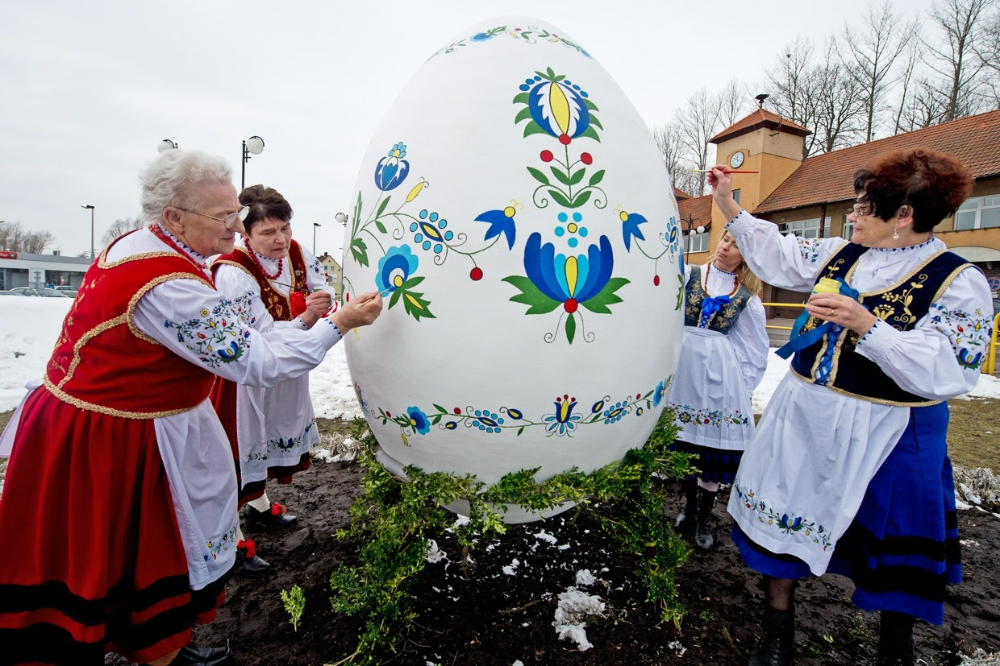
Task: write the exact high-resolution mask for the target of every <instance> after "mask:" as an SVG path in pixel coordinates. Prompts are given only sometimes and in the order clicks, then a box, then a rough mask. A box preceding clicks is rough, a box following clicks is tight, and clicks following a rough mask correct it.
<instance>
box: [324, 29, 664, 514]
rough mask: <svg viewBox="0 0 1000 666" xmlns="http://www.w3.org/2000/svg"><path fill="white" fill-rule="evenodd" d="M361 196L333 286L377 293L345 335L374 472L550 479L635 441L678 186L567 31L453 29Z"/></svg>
mask: <svg viewBox="0 0 1000 666" xmlns="http://www.w3.org/2000/svg"><path fill="white" fill-rule="evenodd" d="M352 204H353V205H352V213H351V215H350V219H349V221H348V223H347V225H346V237H345V242H344V248H345V250H344V258H343V267H344V285H345V298H347V299H350V297H351V296H352V295H356V294H359V293H362V292H365V291H370V290H378V291H379V292H381V293H382V295H383V297H384V299H385V308H386V309H385V310H384V311H383V313H382V316H381V317H380V318H379V319H378V320H377V321H376V322H375V324H374V325H372V326H369V327H365V328H362V329H357V330H355V331H353V332H351V333H349V334H348V335H347V336H345V344H346V345H347V347H346V354H347V361H348V365H349V367H350V371H351V376H352V379H353V381H354V383H355V388H356V390H357V392H358V398H359V401H360V403H361V405H362V408H363V410H364V413H365V417H366V418H367V421H368V423H369V425H370V426H371V429H372V431H373V432H374V434H375V436H376V438H377V439H378V442H379V444H380V448H381V451H380V454H379V456H380V460H381V462H382V463H383V465H385V466H386V468H387V469H389V470H390V471H392V472H394V473H397V474H400V473H401V471H402V469H403V467H405V466H407V465H415V466H417V467H419V468H421V469H423V470H425V471H445V472H451V473H455V474H459V475H464V474H475V475H476V476H477V477H478V478H479V479H480V480H481V481H483V482H485V483H486V484H487V485H489V484H493V483H495V482H496V481H497V480H499V479H500V477H502V476H503V475H504V474H506V473H508V472H516V471H519V470H522V469H534V468H539V471H538V473H537V475H536V478H538V479H539V480H543V479H545V478H548V477H550V476H552V475H554V474H558V473H560V472H563V471H567V470H570V469H572V468H578V469H580V470H583V471H592V470H594V469H597V468H599V467H602V466H604V465H607V464H609V463H611V462H614V461H616V460H620V459H621V458H622V457H623V455H624V454H625V452H626V451H627V450H629V449H631V448H636V447H639V446H641V445H642V444H643V443H644V442H645V440H646V438H647V437H648V436H649V433H650V432H651V431H652V428H653V426H654V425H655V423H656V420H657V417H658V416H659V414H660V411H661V410H662V408H663V404H664V400H663V397H664V392H665V391H666V390H667V388H668V387H669V384H670V380H671V377H672V374H673V371H674V367H675V364H676V361H677V355H678V353H679V349H680V340H681V333H682V329H683V314H682V311H681V303H682V296H683V280H682V276H683V268H682V265H681V262H682V255H681V252H682V248H681V246H680V238H681V233H680V226H679V222H678V213H677V202H676V200H675V199H674V196H673V188H672V187H671V184H670V181H669V178H668V176H667V172H666V169H665V168H664V165H663V161H662V158H661V155H660V153H659V150H658V149H657V146H656V143H655V141H654V140H653V137H652V135H651V134H650V131H649V129H648V128H647V126H646V124H645V123H644V122H643V120H642V118H641V117H640V116H639V114H638V113H637V112H636V110H635V109H634V108H633V107H632V105H631V104H630V103H629V101H628V99H626V97H625V95H624V93H623V92H622V90H621V89H620V88H619V87H618V86H617V85H616V84H615V82H614V80H613V79H612V78H611V77H610V76H609V75H608V73H607V72H605V71H604V69H603V68H602V67H601V65H600V64H598V62H597V61H596V60H595V59H594V58H593V56H591V54H590V53H588V52H587V51H586V50H585V49H584V48H583V47H582V46H581V45H580V44H578V43H576V42H575V41H573V40H572V39H570V38H569V37H568V36H566V35H565V34H564V33H563V32H562V31H561V30H558V29H557V28H555V27H553V26H551V25H548V24H546V23H544V22H542V21H539V20H535V19H529V18H504V19H495V20H491V21H486V22H483V23H482V24H479V25H476V26H473V27H470V28H468V29H467V30H465V31H463V32H461V33H460V34H459V35H458V36H457V37H456V38H455V39H454V40H452V41H449V42H448V43H447V44H446V45H445V46H444V47H442V48H441V49H440V50H438V51H437V52H436V53H434V54H433V55H431V57H430V58H429V59H428V60H427V61H426V62H425V63H424V64H423V65H422V66H421V67H420V69H419V70H418V71H417V73H416V74H415V75H414V77H413V79H412V80H411V81H410V83H409V84H408V85H407V86H406V88H405V89H404V90H403V91H402V92H401V93H400V95H399V97H398V99H397V100H396V102H395V103H394V104H393V106H392V107H391V108H390V110H389V111H388V113H387V114H386V116H385V119H384V120H383V122H382V124H381V126H380V127H379V129H378V131H377V132H376V134H375V136H374V138H373V139H372V142H371V144H370V146H369V150H368V154H367V155H366V157H365V160H364V162H363V164H362V165H361V168H360V175H359V176H358V182H357V191H356V193H355V194H354V195H353V201H352ZM532 518H533V516H531V515H530V514H526V513H524V512H523V511H518V510H512V511H509V512H508V514H507V516H506V518H505V519H506V520H507V521H509V522H520V521H524V520H530V519H532Z"/></svg>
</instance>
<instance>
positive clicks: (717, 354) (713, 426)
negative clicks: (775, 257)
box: [669, 231, 769, 550]
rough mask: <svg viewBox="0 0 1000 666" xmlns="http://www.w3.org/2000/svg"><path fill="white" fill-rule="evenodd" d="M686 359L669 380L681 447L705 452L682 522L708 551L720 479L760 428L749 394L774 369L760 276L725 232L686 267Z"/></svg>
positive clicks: (689, 486) (732, 471) (729, 476)
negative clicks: (698, 262) (705, 255)
mask: <svg viewBox="0 0 1000 666" xmlns="http://www.w3.org/2000/svg"><path fill="white" fill-rule="evenodd" d="M684 269H685V277H686V280H685V287H684V342H683V345H682V347H681V359H682V362H681V363H680V364H678V366H677V372H676V373H675V375H674V381H673V384H672V385H671V387H670V398H669V404H670V407H671V408H672V409H673V410H674V424H675V425H676V426H677V428H678V433H677V441H676V442H675V443H674V444H673V446H672V448H673V449H674V450H675V451H682V452H684V453H693V454H697V455H698V459H697V460H696V461H694V463H693V464H694V466H695V467H696V468H697V470H698V472H697V474H695V475H693V476H691V477H690V478H688V479H687V480H686V481H685V482H684V490H685V492H684V494H685V497H686V500H687V501H686V504H685V507H684V509H683V511H682V512H681V513H680V514H679V515H678V516H677V523H676V526H677V527H678V528H680V529H681V531H683V532H690V533H692V534H694V543H695V545H696V546H697V547H698V548H701V549H704V550H707V549H709V548H711V547H712V545H713V544H714V543H715V538H714V537H713V536H712V520H711V517H712V507H713V506H714V505H715V496H716V494H717V493H718V491H719V484H728V483H732V482H733V478H734V476H735V475H736V469H737V468H738V467H739V464H740V457H741V456H742V455H743V449H745V448H746V445H747V442H749V441H750V438H751V436H752V435H753V431H754V422H753V410H752V409H751V406H750V396H751V394H752V393H753V390H754V389H755V388H756V387H757V384H759V383H760V380H761V378H762V377H763V376H764V370H766V369H767V350H768V346H769V344H768V339H767V331H766V330H765V328H764V322H765V318H764V306H763V305H761V302H760V297H759V296H758V295H757V294H758V292H760V280H759V279H758V278H757V276H756V275H754V274H753V271H751V270H750V267H749V266H747V264H746V262H745V261H743V255H742V254H741V253H740V249H739V247H737V245H736V240H735V239H734V238H733V237H732V236H731V235H729V232H728V231H727V232H723V234H722V238H720V239H719V242H718V244H717V245H716V248H715V252H714V253H713V254H712V256H711V257H710V258H709V260H708V262H707V263H705V265H704V266H685V267H684Z"/></svg>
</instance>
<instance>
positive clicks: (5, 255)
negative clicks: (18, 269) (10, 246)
mask: <svg viewBox="0 0 1000 666" xmlns="http://www.w3.org/2000/svg"><path fill="white" fill-rule="evenodd" d="M0 259H17V252H8V251H7V250H0Z"/></svg>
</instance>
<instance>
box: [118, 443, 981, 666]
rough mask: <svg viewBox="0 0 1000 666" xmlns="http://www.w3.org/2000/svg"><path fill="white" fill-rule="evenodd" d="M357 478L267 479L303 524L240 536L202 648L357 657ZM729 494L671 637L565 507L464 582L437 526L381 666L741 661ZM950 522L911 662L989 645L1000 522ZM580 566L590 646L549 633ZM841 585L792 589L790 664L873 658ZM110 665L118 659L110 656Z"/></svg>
mask: <svg viewBox="0 0 1000 666" xmlns="http://www.w3.org/2000/svg"><path fill="white" fill-rule="evenodd" d="M362 473H363V472H362V470H361V468H360V467H359V466H357V465H353V464H346V463H323V462H319V463H317V464H316V465H315V466H314V467H313V469H312V470H310V471H308V472H305V473H303V474H300V475H298V476H296V480H295V483H294V484H293V485H289V486H278V485H272V486H269V489H268V490H269V494H270V495H271V497H272V499H273V500H275V501H279V502H282V503H284V504H286V505H287V506H288V507H289V511H290V512H291V513H295V514H298V515H299V524H298V525H297V526H296V527H295V528H292V529H285V530H280V529H267V530H265V529H259V528H258V529H256V530H255V531H254V532H253V533H250V534H249V536H252V537H253V538H255V540H256V542H257V547H258V551H259V552H260V554H261V555H262V556H263V557H264V558H265V559H267V560H268V561H270V562H271V564H272V568H271V570H270V571H268V572H267V573H266V574H264V575H263V576H261V577H259V578H246V577H234V578H232V579H231V580H230V582H229V584H228V586H227V595H228V600H227V602H226V604H225V605H224V606H223V607H222V608H221V609H220V611H219V616H218V618H217V619H216V621H215V622H214V623H212V624H211V625H208V626H206V627H200V628H198V629H197V630H196V633H195V636H196V643H197V644H199V645H220V644H224V643H226V641H229V643H230V645H231V646H232V649H233V654H234V657H235V662H236V663H237V664H239V665H241V666H258V665H269V666H270V665H273V664H289V665H302V666H321V665H322V664H333V663H335V662H337V661H339V660H341V659H342V658H344V657H345V656H347V655H349V654H351V653H352V652H353V651H354V648H355V644H356V637H357V634H358V631H359V628H360V623H359V622H358V620H357V619H354V618H346V617H342V616H338V615H335V614H334V613H333V611H332V610H331V605H330V601H329V598H330V591H329V587H328V579H329V575H330V573H331V572H332V571H333V569H334V568H335V567H336V566H337V565H338V564H339V563H342V562H351V560H352V557H353V549H352V547H351V545H350V544H345V543H340V542H338V541H337V540H336V539H335V538H334V537H333V533H334V532H335V531H336V530H337V529H339V528H341V527H343V526H344V525H346V523H347V520H348V508H349V506H350V504H351V502H352V501H353V499H354V497H355V496H356V495H357V494H358V492H359V488H358V486H359V480H360V476H361V474H362ZM727 499H728V496H727V493H726V492H721V493H720V495H719V502H718V504H717V506H716V508H715V517H716V520H717V525H716V536H717V540H718V544H717V546H716V548H715V549H714V550H713V551H711V552H709V553H701V552H695V553H692V555H691V557H690V558H689V560H688V562H687V563H686V564H685V565H684V567H683V568H682V569H681V571H680V572H679V575H678V585H679V588H680V595H681V599H682V601H683V603H684V605H685V607H686V609H687V616H686V617H685V619H684V622H683V626H682V631H681V633H680V634H679V635H673V634H672V632H671V631H670V630H669V628H668V627H664V626H660V625H659V624H658V614H657V612H656V609H655V608H653V607H652V605H651V604H649V603H648V602H646V601H645V595H644V591H643V589H641V588H640V587H639V586H638V585H637V584H636V583H635V582H634V580H633V576H632V571H633V570H634V567H635V560H634V559H633V556H630V555H624V554H622V553H621V552H619V551H618V550H617V548H616V547H615V546H614V544H613V543H612V542H611V541H610V540H609V539H607V538H605V537H604V536H603V534H601V532H600V531H599V530H598V529H597V527H596V525H595V523H594V521H593V520H592V519H591V518H589V517H588V515H587V513H586V512H577V511H570V512H567V513H565V514H563V515H561V516H557V517H555V518H552V519H549V520H548V521H545V522H538V523H531V524H528V525H522V526H512V527H511V528H510V530H509V532H508V534H507V535H505V536H504V537H503V538H501V539H499V540H494V541H481V542H480V543H479V544H478V546H477V548H476V550H475V551H473V552H472V554H471V556H472V560H473V563H472V564H471V565H470V566H469V567H468V575H469V577H468V578H466V577H465V572H463V568H462V566H461V557H460V554H459V553H458V552H456V547H455V545H454V541H453V540H452V539H451V538H450V537H449V536H447V535H446V536H444V537H443V538H442V539H440V540H439V542H438V543H439V546H440V548H441V550H442V551H443V552H444V553H445V554H446V555H447V560H442V561H440V562H438V563H435V564H429V565H428V568H427V570H426V571H425V572H424V574H423V575H422V576H421V577H420V580H419V582H418V584H417V586H416V590H415V596H416V599H417V603H416V608H417V609H418V611H419V612H420V618H419V619H418V623H419V625H420V628H419V630H418V631H415V632H414V633H412V634H411V635H410V636H409V640H408V642H407V643H406V644H405V645H402V646H400V652H399V653H398V654H396V655H389V656H388V657H387V658H386V660H385V663H393V664H399V665H401V666H403V665H406V666H411V665H412V666H427V664H443V665H450V664H462V665H465V666H476V665H493V664H496V665H498V666H500V665H502V666H511V665H512V664H514V663H515V662H516V661H517V660H520V661H521V662H522V663H523V664H524V665H525V666H527V665H529V664H574V665H590V664H593V665H600V666H609V665H613V664H630V665H631V664H674V663H676V664H686V665H690V664H743V663H745V661H746V656H747V653H748V652H749V650H750V648H751V646H752V645H753V642H754V640H755V637H756V633H757V631H758V617H759V611H760V604H761V596H762V594H761V590H760V587H759V576H758V575H756V574H755V573H753V572H751V571H750V570H749V569H747V568H746V567H745V566H744V565H743V563H742V561H741V560H740V557H739V554H738V552H737V551H736V548H735V546H734V545H733V543H732V541H731V540H730V538H729V530H730V529H731V527H732V521H731V519H730V518H729V516H728V514H727V513H726V511H725V502H726V500H727ZM678 505H679V499H674V498H672V499H671V500H670V501H669V502H668V506H667V513H668V514H669V515H670V516H673V515H675V514H676V511H677V508H678ZM665 519H666V518H665ZM959 528H960V530H961V534H962V539H963V552H962V556H963V561H964V567H965V583H964V584H962V585H959V586H956V587H953V588H952V589H951V590H950V595H949V598H948V604H947V608H946V611H945V624H944V626H942V627H934V626H929V625H924V624H918V626H917V629H916V639H917V652H918V655H919V656H920V657H922V658H923V660H924V662H925V663H928V664H931V663H933V664H958V663H960V662H961V660H962V655H963V654H968V653H971V652H972V651H973V650H974V649H975V648H977V647H978V648H983V649H985V650H986V651H988V652H998V651H1000V636H998V634H1000V632H998V631H997V626H998V624H997V622H998V620H1000V600H998V596H997V592H996V591H997V589H1000V566H998V565H997V556H996V554H997V552H1000V551H998V547H1000V520H997V519H996V518H994V517H993V516H990V515H988V514H984V513H982V512H979V511H975V510H973V511H962V512H960V515H959ZM505 567H506V571H505ZM581 570H589V572H590V573H591V574H592V575H593V577H594V578H595V579H596V580H595V581H594V582H593V583H592V584H590V585H587V586H582V585H581V586H580V589H581V590H582V591H584V592H586V593H588V594H591V595H597V596H599V597H600V598H601V600H602V601H603V602H604V604H605V606H604V612H603V617H592V618H589V619H588V620H587V622H586V628H585V630H586V639H587V640H589V642H590V643H592V644H593V647H592V648H591V649H589V650H586V651H581V650H580V648H579V646H578V644H577V643H576V642H574V641H573V640H569V639H567V640H560V639H559V638H558V635H557V633H556V629H555V627H554V624H553V623H554V619H555V613H556V608H557V606H558V604H559V595H560V593H563V592H565V591H567V590H568V589H569V588H571V587H572V586H575V585H576V582H577V572H578V571H581ZM295 584H297V585H299V586H300V587H302V589H303V590H304V591H305V596H306V600H307V602H306V608H305V613H304V616H303V619H302V623H301V624H300V626H299V629H298V631H297V632H294V631H293V630H292V625H291V624H289V622H288V615H287V613H286V612H285V611H284V609H283V607H282V602H281V599H280V597H279V592H280V590H282V589H290V588H291V587H292V585H295ZM851 591H852V586H851V584H850V582H849V581H847V580H845V579H843V578H840V577H836V576H825V577H823V578H822V579H814V580H808V581H805V582H804V583H803V584H802V586H801V587H800V589H799V592H798V595H797V600H798V609H797V617H796V619H797V634H796V638H797V642H798V648H797V661H796V663H797V664H799V665H800V666H808V665H810V664H857V665H858V666H861V665H863V664H869V663H872V661H873V656H874V644H875V640H876V636H877V633H878V619H877V616H876V615H875V614H872V613H864V612H862V611H859V610H858V609H857V608H855V607H854V606H853V605H852V604H851V601H850V597H851ZM109 663H119V662H118V661H117V660H115V659H112V658H109Z"/></svg>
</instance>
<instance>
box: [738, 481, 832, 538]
mask: <svg viewBox="0 0 1000 666" xmlns="http://www.w3.org/2000/svg"><path fill="white" fill-rule="evenodd" d="M733 490H735V491H736V494H737V495H738V496H739V499H740V502H741V503H742V504H743V507H744V508H746V509H749V510H750V511H752V512H754V513H755V514H757V520H758V521H759V522H760V523H762V524H767V525H768V526H770V527H773V528H775V529H777V530H781V531H782V532H784V533H785V534H788V535H795V536H797V537H799V538H800V539H801V540H803V541H810V542H812V543H813V544H814V545H816V546H819V547H821V548H822V549H823V551H824V552H826V551H827V550H830V549H831V548H833V547H834V543H833V541H831V539H830V533H829V532H828V531H827V529H826V528H825V527H823V526H822V525H818V524H817V523H815V522H814V521H809V520H806V519H805V518H803V517H802V516H789V515H788V514H787V513H782V514H780V515H779V514H778V513H776V512H775V510H774V509H773V508H771V507H769V506H767V505H766V504H765V503H764V501H763V500H758V499H756V498H755V497H754V493H753V491H749V490H745V489H743V488H741V487H740V486H739V484H736V483H734V484H733Z"/></svg>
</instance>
